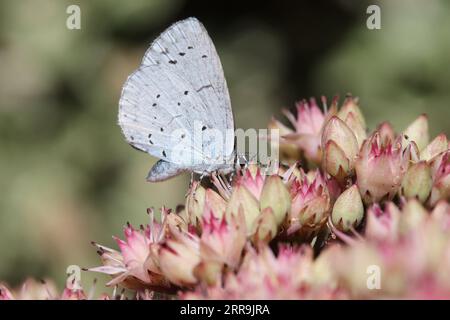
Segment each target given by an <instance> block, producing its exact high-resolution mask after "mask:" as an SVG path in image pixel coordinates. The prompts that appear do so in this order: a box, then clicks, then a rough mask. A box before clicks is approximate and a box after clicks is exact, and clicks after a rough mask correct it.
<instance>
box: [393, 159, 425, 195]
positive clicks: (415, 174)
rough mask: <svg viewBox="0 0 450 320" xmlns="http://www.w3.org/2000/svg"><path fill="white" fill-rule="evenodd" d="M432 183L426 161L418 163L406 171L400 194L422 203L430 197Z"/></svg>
mask: <svg viewBox="0 0 450 320" xmlns="http://www.w3.org/2000/svg"><path fill="white" fill-rule="evenodd" d="M432 183H433V180H432V178H431V170H430V166H429V165H428V164H427V162H426V161H420V162H418V163H415V164H413V165H411V166H410V167H409V169H408V171H406V174H405V176H404V177H403V181H402V187H401V189H400V190H401V194H402V195H403V196H405V197H406V198H414V197H416V198H417V199H418V200H419V201H420V202H422V203H424V202H425V201H426V200H427V198H428V196H429V195H430V192H431V186H432Z"/></svg>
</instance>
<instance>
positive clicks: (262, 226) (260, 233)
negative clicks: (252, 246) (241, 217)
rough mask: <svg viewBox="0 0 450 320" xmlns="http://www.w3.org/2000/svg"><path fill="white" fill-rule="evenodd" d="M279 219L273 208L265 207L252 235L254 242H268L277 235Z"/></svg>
mask: <svg viewBox="0 0 450 320" xmlns="http://www.w3.org/2000/svg"><path fill="white" fill-rule="evenodd" d="M277 229H278V228H277V221H276V219H275V215H274V214H273V210H272V208H270V207H268V208H265V209H264V210H263V211H262V212H261V215H260V216H259V217H258V219H257V220H256V222H255V230H254V232H252V233H253V236H252V239H253V242H254V243H261V242H263V243H268V242H269V241H270V240H272V239H273V238H274V237H275V236H276V235H277Z"/></svg>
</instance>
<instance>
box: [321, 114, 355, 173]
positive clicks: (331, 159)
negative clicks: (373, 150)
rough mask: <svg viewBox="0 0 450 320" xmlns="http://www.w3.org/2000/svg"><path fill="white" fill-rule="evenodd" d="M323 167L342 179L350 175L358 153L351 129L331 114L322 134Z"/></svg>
mask: <svg viewBox="0 0 450 320" xmlns="http://www.w3.org/2000/svg"><path fill="white" fill-rule="evenodd" d="M322 149H323V160H322V165H323V169H324V170H325V171H326V172H328V173H329V174H330V175H331V176H333V177H335V178H337V179H338V180H340V181H343V180H344V179H345V178H346V177H347V176H350V175H352V173H353V169H354V161H355V158H356V156H357V154H358V150H359V147H358V141H357V140H356V137H355V134H354V133H353V132H352V130H351V129H350V128H349V127H348V126H347V125H346V124H345V123H344V122H343V121H342V120H341V119H339V118H338V117H336V116H333V117H332V118H331V119H330V121H328V123H327V124H326V125H325V128H324V130H323V134H322Z"/></svg>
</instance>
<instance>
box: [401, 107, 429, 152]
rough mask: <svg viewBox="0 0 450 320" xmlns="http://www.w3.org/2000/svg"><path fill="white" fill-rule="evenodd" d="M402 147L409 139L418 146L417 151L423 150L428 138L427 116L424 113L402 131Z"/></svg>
mask: <svg viewBox="0 0 450 320" xmlns="http://www.w3.org/2000/svg"><path fill="white" fill-rule="evenodd" d="M403 136H404V138H405V139H404V140H403V148H406V146H407V145H408V143H409V142H410V141H414V142H415V143H416V144H417V146H418V147H419V151H421V150H423V149H424V148H425V147H426V146H427V144H428V142H429V140H430V136H429V133H428V117H427V116H426V115H425V114H422V115H420V116H419V117H418V118H417V119H416V120H414V121H413V122H412V123H411V124H410V125H409V126H408V128H406V130H405V131H404V132H403Z"/></svg>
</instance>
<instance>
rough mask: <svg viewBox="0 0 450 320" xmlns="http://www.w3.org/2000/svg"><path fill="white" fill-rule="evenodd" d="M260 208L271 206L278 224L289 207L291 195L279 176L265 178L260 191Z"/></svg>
mask: <svg viewBox="0 0 450 320" xmlns="http://www.w3.org/2000/svg"><path fill="white" fill-rule="evenodd" d="M260 203H261V210H264V209H266V208H272V211H273V214H274V216H275V220H276V222H277V225H280V224H281V223H282V222H283V221H284V219H285V217H286V215H287V213H288V212H289V209H290V207H291V196H290V194H289V191H288V190H287V188H286V186H285V185H284V183H283V181H282V180H281V178H280V177H279V176H277V175H272V176H270V177H268V178H267V179H266V183H265V184H264V187H263V190H262V192H261V199H260Z"/></svg>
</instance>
